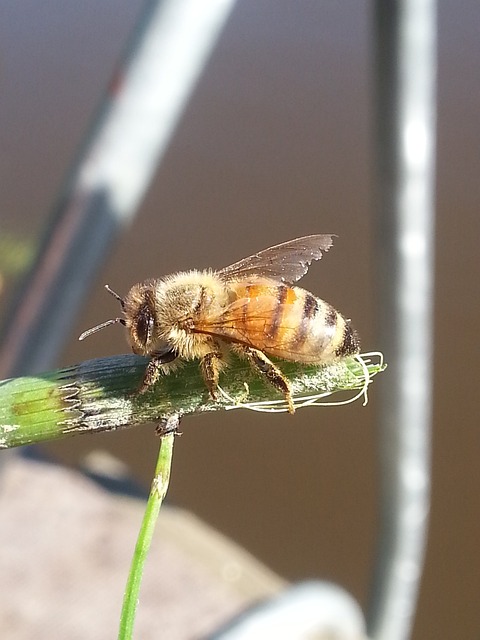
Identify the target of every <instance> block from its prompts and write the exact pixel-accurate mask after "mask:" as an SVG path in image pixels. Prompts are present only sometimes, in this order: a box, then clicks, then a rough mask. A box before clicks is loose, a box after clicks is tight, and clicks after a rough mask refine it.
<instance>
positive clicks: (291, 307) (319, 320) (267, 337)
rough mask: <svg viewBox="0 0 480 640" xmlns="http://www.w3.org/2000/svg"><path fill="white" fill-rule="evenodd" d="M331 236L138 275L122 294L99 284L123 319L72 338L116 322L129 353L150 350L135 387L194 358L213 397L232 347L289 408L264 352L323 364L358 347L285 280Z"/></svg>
mask: <svg viewBox="0 0 480 640" xmlns="http://www.w3.org/2000/svg"><path fill="white" fill-rule="evenodd" d="M333 237H334V236H333V235H331V234H328V235H327V234H324V235H313V236H306V237H303V238H297V239H295V240H291V241H289V242H284V243H282V244H279V245H276V246H274V247H270V248H269V249H265V250H264V251H260V252H259V253H256V254H254V255H252V256H249V257H248V258H245V259H243V260H240V261H239V262H236V263H234V264H232V265H230V266H229V267H225V268H224V269H221V270H219V271H213V270H211V269H207V270H205V271H195V270H194V271H187V272H180V273H176V274H172V275H170V276H166V277H164V278H160V279H150V280H145V281H144V282H141V283H138V284H135V285H134V286H133V287H132V288H131V289H130V291H129V292H128V293H127V295H126V296H125V298H121V297H120V296H119V295H118V294H116V293H115V292H114V291H113V290H112V289H110V287H109V286H108V285H107V286H106V288H107V290H108V291H109V293H111V294H112V295H113V296H114V297H115V298H116V299H117V300H118V301H119V302H120V304H121V306H122V310H123V313H124V318H115V319H113V320H107V321H106V322H104V323H102V324H100V325H97V326H96V327H93V328H92V329H89V330H88V331H85V332H84V333H82V335H81V336H80V338H79V339H80V340H83V339H84V338H86V337H87V336H89V335H91V334H92V333H95V332H96V331H99V330H100V329H103V328H104V327H106V326H109V325H110V324H116V323H120V324H123V325H124V326H125V327H126V330H127V337H128V341H129V344H130V347H131V348H132V350H133V352H134V353H137V354H140V355H144V356H150V357H151V360H150V362H149V364H148V365H147V369H146V372H145V376H144V380H143V383H142V386H141V388H140V392H144V391H146V390H147V389H149V388H150V387H151V386H152V385H153V384H154V383H155V382H156V380H157V379H158V376H159V375H160V374H161V373H168V372H169V371H170V370H171V368H172V366H175V364H177V363H178V362H181V361H185V360H192V359H199V360H200V369H201V372H202V375H203V377H204V380H205V383H206V386H207V388H208V390H209V392H210V395H211V397H212V398H213V399H216V398H217V389H218V380H219V375H220V372H221V370H222V369H223V368H224V367H225V366H226V364H227V356H228V352H229V350H234V351H235V352H236V353H238V354H239V355H241V356H242V357H245V358H247V360H248V361H249V362H250V364H251V365H252V367H253V368H254V369H255V370H256V371H257V372H258V373H259V374H260V375H261V376H263V377H264V379H265V380H266V381H267V382H268V383H269V384H271V385H272V386H273V387H275V388H276V389H277V390H278V391H280V392H281V393H283V394H284V396H285V399H286V401H287V404H288V408H289V411H290V413H294V411H295V408H294V405H293V400H292V393H291V386H290V382H289V381H288V379H287V378H286V377H285V376H284V375H283V373H282V372H281V370H280V368H279V367H278V366H277V365H276V364H274V363H273V362H272V361H271V360H270V358H269V356H273V357H277V358H281V359H284V360H291V361H294V362H304V363H310V364H323V363H327V362H332V361H334V360H335V359H338V358H342V357H345V356H347V355H352V354H355V353H358V352H359V350H360V345H359V341H358V337H357V334H356V333H355V331H354V330H353V329H352V328H351V326H350V323H349V321H348V320H346V319H345V318H344V316H343V315H342V314H340V313H339V312H338V311H336V309H334V307H332V306H331V305H330V304H329V303H328V302H325V301H324V300H322V299H320V298H317V297H316V296H314V295H313V294H311V293H310V292H309V291H306V290H304V289H301V288H300V287H297V286H295V285H294V284H293V283H294V282H296V281H297V280H299V279H300V278H301V277H302V276H303V275H304V274H305V273H306V272H307V270H308V267H309V265H310V263H311V262H312V261H313V260H319V259H320V258H321V257H322V255H323V253H324V252H326V251H328V249H329V248H330V247H331V246H332V243H333Z"/></svg>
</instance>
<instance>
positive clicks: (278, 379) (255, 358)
mask: <svg viewBox="0 0 480 640" xmlns="http://www.w3.org/2000/svg"><path fill="white" fill-rule="evenodd" d="M242 351H243V353H244V354H245V355H246V357H247V358H248V360H249V362H250V364H251V365H252V366H253V368H254V369H256V371H258V372H259V373H260V374H261V375H262V376H264V377H265V378H267V380H268V382H269V383H270V384H271V385H272V386H273V387H275V388H276V389H278V390H279V391H281V392H282V393H283V394H284V395H285V400H286V401H287V405H288V412H289V413H291V414H294V413H295V407H294V405H293V400H292V389H291V386H290V382H289V381H288V379H287V378H286V377H285V376H284V375H283V373H282V372H281V371H280V369H279V368H278V367H277V366H276V365H275V364H273V362H272V361H271V360H270V359H269V358H267V356H266V355H265V354H264V353H263V352H262V351H259V350H258V349H253V348H252V347H242Z"/></svg>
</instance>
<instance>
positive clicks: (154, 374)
mask: <svg viewBox="0 0 480 640" xmlns="http://www.w3.org/2000/svg"><path fill="white" fill-rule="evenodd" d="M177 357H178V353H177V351H176V350H175V349H171V350H170V351H166V352H164V353H158V354H153V356H152V359H151V360H150V362H149V363H148V364H147V368H146V369H145V374H144V376H143V380H142V384H141V385H140V389H139V390H138V392H139V393H145V391H148V390H149V389H150V387H152V386H153V385H154V384H155V383H156V382H157V380H158V379H159V377H160V374H161V373H162V366H163V365H164V364H168V363H170V362H173V361H174V360H175V359H176V358H177Z"/></svg>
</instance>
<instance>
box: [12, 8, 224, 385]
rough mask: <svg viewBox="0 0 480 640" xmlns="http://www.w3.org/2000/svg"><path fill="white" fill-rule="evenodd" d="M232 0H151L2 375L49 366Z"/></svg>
mask: <svg viewBox="0 0 480 640" xmlns="http://www.w3.org/2000/svg"><path fill="white" fill-rule="evenodd" d="M234 4H235V0H209V1H208V2H205V1H204V0H163V1H162V0H149V2H147V4H146V7H145V10H144V13H143V15H142V17H141V20H140V23H139V25H138V26H137V29H136V32H135V34H134V37H133V38H132V41H131V42H130V45H129V47H128V52H127V54H126V55H125V59H124V61H123V63H122V64H121V65H119V68H118V69H117V73H116V74H115V78H114V81H113V82H112V83H111V86H110V91H109V95H108V96H107V97H106V99H105V101H104V104H103V105H102V108H101V109H100V112H99V115H98V117H97V120H96V122H95V123H94V126H93V127H92V131H91V133H90V135H89V136H88V138H87V140H86V141H85V143H84V144H83V148H82V150H81V152H80V154H79V157H78V159H77V161H76V163H75V165H74V167H73V168H72V169H71V171H70V175H69V177H68V179H67V180H66V182H65V185H64V187H63V190H62V193H61V194H60V196H59V198H58V203H57V206H56V210H55V211H54V215H53V217H52V219H51V221H50V228H49V229H48V230H47V232H46V235H45V238H44V240H43V242H42V243H41V246H40V248H39V251H38V255H37V258H36V260H35V263H34V265H33V267H32V268H31V270H30V272H29V274H28V275H27V277H26V279H25V282H24V284H23V286H22V287H21V289H20V291H19V295H18V297H17V301H16V304H15V305H14V307H13V309H12V311H11V313H10V315H9V316H8V317H7V319H6V322H5V325H4V326H3V328H2V334H1V340H0V342H1V349H0V378H5V377H8V376H16V375H20V374H22V373H26V372H28V373H35V372H38V371H41V370H45V369H48V368H49V367H51V366H52V364H53V362H54V361H55V358H56V356H57V355H58V353H59V351H60V349H61V348H62V346H63V343H64V341H65V339H66V338H67V337H68V335H69V332H70V329H71V324H72V322H73V320H74V318H75V315H76V313H77V311H78V308H79V306H80V305H81V303H82V301H83V299H84V298H85V296H86V294H87V292H88V286H89V283H90V281H91V280H92V278H93V277H94V275H95V274H96V272H97V269H98V266H99V265H100V264H101V262H102V261H103V260H104V259H105V255H106V253H107V250H108V247H109V246H110V244H111V243H112V241H113V240H114V239H115V237H116V235H117V233H118V232H119V230H120V227H121V226H122V225H123V224H125V223H127V222H129V221H130V220H131V219H132V218H133V216H134V215H135V212H136V210H137V207H138V204H139V202H140V200H141V199H142V198H143V195H144V194H145V191H146V189H147V188H148V186H149V184H150V181H151V179H152V176H153V175H154V172H155V170H156V168H157V165H158V162H159V160H160V159H161V157H162V155H163V154H164V153H165V150H166V148H167V145H168V143H169V142H170V140H171V138H172V135H173V132H174V130H175V127H176V124H177V122H178V120H179V118H180V116H181V114H182V113H183V110H184V107H185V105H186V104H187V102H188V99H189V97H190V95H191V93H192V91H193V89H194V87H195V85H196V82H197V80H198V78H199V76H200V74H201V72H202V71H203V68H204V66H205V64H206V62H207V60H208V57H209V55H210V53H211V51H212V49H213V47H214V45H215V44H216V42H217V39H218V36H219V33H220V32H221V29H222V27H223V25H224V23H225V21H226V20H227V18H228V16H229V15H230V12H231V10H232V8H233V6H234Z"/></svg>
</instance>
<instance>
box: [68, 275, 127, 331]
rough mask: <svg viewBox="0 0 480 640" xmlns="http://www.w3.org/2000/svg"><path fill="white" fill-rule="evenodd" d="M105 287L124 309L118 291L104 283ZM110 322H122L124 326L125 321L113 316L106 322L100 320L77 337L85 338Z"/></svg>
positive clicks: (123, 301) (123, 302)
mask: <svg viewBox="0 0 480 640" xmlns="http://www.w3.org/2000/svg"><path fill="white" fill-rule="evenodd" d="M105 289H106V290H107V291H108V293H111V294H112V296H113V297H114V298H116V299H117V300H118V301H119V302H120V304H121V305H122V309H125V300H124V299H123V298H121V297H120V296H119V295H118V293H115V291H114V290H113V289H110V287H109V286H108V284H106V285H105ZM111 324H123V326H125V325H126V322H125V320H124V319H123V318H114V319H113V320H107V321H106V322H102V324H97V326H96V327H92V328H91V329H87V331H84V332H83V333H82V334H81V335H80V336H78V339H79V340H85V338H88V336H91V335H92V333H97V331H100V329H105V327H109V326H110V325H111Z"/></svg>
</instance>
